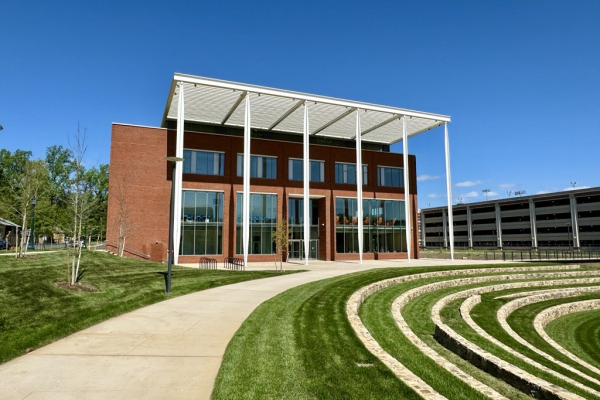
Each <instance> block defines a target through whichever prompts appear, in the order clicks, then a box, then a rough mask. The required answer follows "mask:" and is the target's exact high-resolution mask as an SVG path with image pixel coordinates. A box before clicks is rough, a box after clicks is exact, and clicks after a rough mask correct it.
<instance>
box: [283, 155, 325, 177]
mask: <svg viewBox="0 0 600 400" xmlns="http://www.w3.org/2000/svg"><path fill="white" fill-rule="evenodd" d="M302 164H303V163H302V160H299V159H294V158H290V161H289V174H288V175H289V176H288V177H289V180H291V181H301V180H302V179H304V172H303V168H302ZM310 181H311V182H325V162H323V161H314V160H310Z"/></svg>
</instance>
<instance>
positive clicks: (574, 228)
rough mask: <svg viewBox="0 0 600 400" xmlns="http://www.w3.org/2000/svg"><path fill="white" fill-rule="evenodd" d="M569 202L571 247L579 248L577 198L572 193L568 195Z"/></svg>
mask: <svg viewBox="0 0 600 400" xmlns="http://www.w3.org/2000/svg"><path fill="white" fill-rule="evenodd" d="M569 200H570V202H571V238H570V240H571V241H572V242H573V248H574V249H579V221H578V218H577V199H576V198H575V195H574V194H570V195H569Z"/></svg>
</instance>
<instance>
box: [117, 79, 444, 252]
mask: <svg viewBox="0 0 600 400" xmlns="http://www.w3.org/2000/svg"><path fill="white" fill-rule="evenodd" d="M447 122H449V117H446V116H442V115H437V114H430V113H423V112H417V111H410V110H404V109H398V108H393V107H385V106H377V105H372V104H367V103H360V102H353V101H346V100H340V99H332V98H328V97H322V96H314V95H308V94H303V93H297V92H289V91H284V90H278V89H270V88H264V87H259V86H252V85H244V84H238V83H233V82H226V81H219V80H214V79H208V78H201V77H194V76H188V75H180V74H175V77H174V79H173V84H172V86H171V91H170V93H169V98H168V101H167V106H166V109H165V113H164V116H163V120H162V123H161V127H160V128H153V127H143V126H136V125H126V124H117V123H115V124H113V127H112V139H111V156H110V186H109V203H108V222H107V246H108V248H109V249H112V250H116V248H117V246H118V244H119V242H120V241H121V242H122V240H123V239H120V238H123V237H124V238H125V243H124V246H125V251H124V254H125V255H127V256H131V257H144V258H150V259H152V260H155V261H166V260H167V253H168V252H167V249H168V238H169V221H170V217H169V214H170V198H171V188H172V187H173V188H174V190H173V199H174V201H173V209H174V216H173V219H172V223H173V239H174V243H177V244H178V245H176V246H175V249H176V251H175V260H176V262H180V263H185V262H197V260H198V258H199V257H201V256H204V255H209V256H214V257H215V258H217V259H219V260H221V259H222V258H223V257H228V256H236V257H237V256H239V257H243V258H244V259H245V260H246V261H272V260H274V259H275V258H276V257H277V249H276V247H275V245H274V243H273V240H272V233H273V232H274V230H275V227H276V223H277V221H281V220H283V219H285V220H287V221H288V224H289V227H290V230H291V234H290V247H289V250H288V253H289V257H290V258H292V259H294V258H295V259H304V260H305V261H306V262H308V260H309V259H320V260H362V259H396V258H398V259H401V258H407V257H412V258H417V257H418V247H419V246H418V232H417V229H416V227H417V226H418V225H417V213H416V212H417V185H416V183H417V182H416V160H415V157H414V156H412V155H409V156H408V157H406V158H405V157H404V156H403V154H399V153H393V152H390V147H391V145H392V144H394V143H396V142H398V141H402V142H403V150H404V154H408V153H407V139H408V138H409V137H411V136H414V135H416V134H419V133H422V132H425V131H427V130H430V129H432V128H435V127H438V126H441V125H445V124H446V123H447ZM446 133H447V130H446ZM446 138H447V135H446ZM167 156H176V157H180V158H181V159H183V161H182V162H176V163H175V162H168V161H166V160H165V157H167ZM304 160H309V162H306V163H305V162H304ZM175 164H176V165H175ZM357 165H362V168H357ZM174 166H175V168H174ZM406 193H410V195H408V196H407V195H406ZM246 204H247V207H244V205H246ZM305 215H307V216H308V218H304V216H305ZM407 232H410V234H409V235H407ZM243 238H246V240H245V243H244V240H243ZM244 244H245V245H244ZM307 255H308V257H307Z"/></svg>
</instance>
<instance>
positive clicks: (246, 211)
mask: <svg viewBox="0 0 600 400" xmlns="http://www.w3.org/2000/svg"><path fill="white" fill-rule="evenodd" d="M251 128H252V125H251V119H250V93H248V94H247V95H246V116H245V118H244V172H243V173H244V192H243V194H242V202H243V207H242V240H243V250H244V265H248V245H249V241H250V157H251V155H250V154H251V153H250V136H251V132H252V129H251ZM239 206H240V205H239V204H238V207H239Z"/></svg>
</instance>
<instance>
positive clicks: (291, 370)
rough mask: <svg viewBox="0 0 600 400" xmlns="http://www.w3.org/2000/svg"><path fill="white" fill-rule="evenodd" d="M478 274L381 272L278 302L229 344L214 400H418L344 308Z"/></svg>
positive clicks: (310, 288)
mask: <svg viewBox="0 0 600 400" xmlns="http://www.w3.org/2000/svg"><path fill="white" fill-rule="evenodd" d="M531 265H536V266H539V265H540V264H531ZM520 266H521V265H520ZM473 267H474V266H472V265H471V266H454V265H453V266H449V267H427V268H390V269H378V270H372V271H366V272H361V273H356V274H352V275H346V276H342V277H337V278H331V279H328V280H325V281H319V282H313V283H309V284H306V285H303V286H299V287H297V288H294V289H291V290H289V291H286V292H285V293H282V294H280V295H278V296H275V297H274V298H272V299H270V300H268V301H266V302H264V303H263V304H261V305H260V306H259V307H258V308H257V309H256V310H255V311H254V312H253V313H252V315H251V316H250V318H248V319H247V320H246V321H245V322H244V324H242V326H241V327H240V329H239V330H238V331H237V332H236V334H235V335H234V337H233V339H232V340H231V341H230V343H229V345H228V347H227V350H226V352H225V355H224V358H223V362H222V365H221V369H220V370H219V374H218V376H217V379H216V382H215V388H214V391H213V394H212V397H213V398H214V399H231V398H239V397H243V398H248V399H253V398H254V399H257V398H261V399H263V398H265V399H275V398H277V399H280V398H293V399H315V398H326V399H341V398H344V399H397V398H407V399H417V398H420V397H419V396H418V395H417V394H416V393H415V392H414V391H412V390H411V389H410V388H408V386H406V385H405V384H403V383H402V382H400V381H399V380H398V379H397V378H396V377H395V376H394V374H393V373H392V372H391V371H390V370H388V369H387V368H386V367H385V365H383V363H381V362H380V361H379V359H377V357H375V356H373V355H372V354H371V353H370V352H369V351H368V350H367V349H366V348H365V347H364V346H363V345H362V343H361V342H360V341H359V339H358V338H357V337H356V335H355V333H354V331H353V330H352V327H351V326H350V323H349V321H348V320H347V318H346V314H345V307H346V302H347V300H348V298H349V297H350V296H351V295H352V293H354V292H355V291H357V290H358V289H360V288H362V287H364V286H366V285H369V284H371V283H373V282H378V281H381V280H384V279H389V278H392V277H397V276H404V275H411V274H417V273H424V272H432V271H440V270H443V271H449V270H456V269H469V268H473ZM488 267H497V265H494V266H488Z"/></svg>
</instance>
